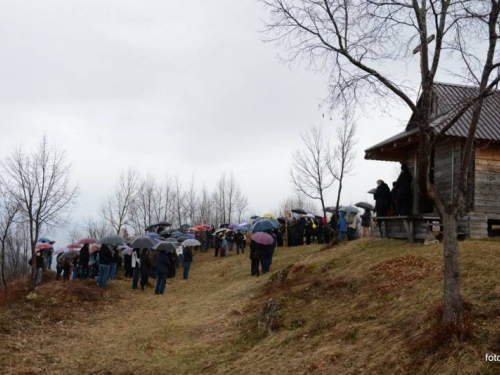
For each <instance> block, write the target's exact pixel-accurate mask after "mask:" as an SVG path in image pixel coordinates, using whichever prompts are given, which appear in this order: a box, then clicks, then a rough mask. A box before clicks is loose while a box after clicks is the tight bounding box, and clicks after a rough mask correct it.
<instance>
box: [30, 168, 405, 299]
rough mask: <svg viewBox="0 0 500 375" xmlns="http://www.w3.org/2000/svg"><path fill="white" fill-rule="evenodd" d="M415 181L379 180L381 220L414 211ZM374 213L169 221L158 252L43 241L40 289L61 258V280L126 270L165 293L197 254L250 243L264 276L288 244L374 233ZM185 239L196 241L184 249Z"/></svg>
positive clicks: (158, 229) (154, 230)
mask: <svg viewBox="0 0 500 375" xmlns="http://www.w3.org/2000/svg"><path fill="white" fill-rule="evenodd" d="M411 180H412V177H411V174H410V173H409V171H408V168H407V167H406V166H404V165H403V166H402V171H401V175H400V177H399V178H398V180H397V181H396V182H395V183H394V188H393V190H392V191H390V190H389V188H388V186H387V184H385V183H384V182H383V181H381V180H379V181H378V182H377V184H378V187H377V189H376V191H375V193H374V198H375V201H376V205H375V208H374V211H375V212H376V215H377V217H381V216H387V215H390V214H398V215H405V214H407V213H408V212H409V211H411ZM348 208H349V207H348ZM350 208H353V207H350ZM372 209H373V207H371V209H370V208H368V207H367V208H364V211H363V212H362V213H360V212H359V211H358V209H357V208H353V209H351V210H350V209H345V208H340V209H339V210H334V211H330V212H331V213H332V215H331V216H330V218H329V220H327V219H326V218H325V217H321V216H317V215H313V214H312V213H306V212H304V211H302V210H300V211H299V212H298V213H297V212H296V213H292V214H291V215H289V216H288V217H287V218H286V219H285V218H283V217H281V218H278V219H274V218H273V217H272V215H269V216H267V217H255V218H254V219H255V220H254V222H257V221H261V224H262V223H264V224H266V223H267V224H268V226H264V227H263V229H259V230H255V229H254V224H248V223H243V224H239V225H234V224H231V225H228V224H223V225H221V226H220V227H219V228H218V229H216V228H215V227H214V226H209V225H197V226H195V227H190V226H189V225H183V226H181V227H180V228H178V229H175V230H171V229H170V230H169V229H168V227H169V226H170V225H169V224H168V223H167V224H168V225H165V223H164V224H163V225H160V224H158V225H152V226H149V227H148V228H146V234H145V235H146V236H149V237H150V238H151V239H154V240H155V241H156V243H160V242H162V241H169V240H171V241H170V242H169V243H170V244H171V245H172V246H171V247H168V246H167V247H166V248H158V249H156V248H155V247H156V246H148V247H146V248H143V247H134V246H133V243H131V242H129V243H128V244H127V240H125V239H123V242H121V243H120V242H117V243H102V244H100V245H98V244H97V243H96V241H95V240H91V241H88V242H85V241H84V240H82V241H80V243H79V244H76V245H75V246H76V247H78V249H77V251H76V250H75V249H74V247H73V249H72V250H70V251H73V253H68V252H66V251H62V252H58V253H54V241H49V240H48V239H42V241H41V243H40V244H37V252H36V265H37V269H36V273H35V275H36V280H35V281H36V285H40V283H41V277H42V272H43V269H51V266H52V259H53V257H54V255H55V258H56V279H57V280H61V279H63V280H70V279H75V280H76V279H95V280H96V283H97V285H98V286H99V287H102V288H104V287H106V284H107V282H108V280H115V278H116V277H117V275H118V274H119V273H120V272H122V273H123V277H124V278H125V279H131V287H132V289H139V286H140V288H141V289H142V290H145V289H146V288H147V286H148V285H149V284H150V280H151V279H153V280H156V284H155V294H164V292H165V287H166V284H168V280H169V279H171V278H174V277H175V276H176V273H177V272H176V270H177V269H179V268H182V277H183V278H184V279H188V278H189V272H190V269H191V264H192V262H193V259H194V255H195V252H198V251H199V252H200V253H207V252H208V251H209V250H210V249H213V254H214V256H215V257H220V258H225V257H227V256H228V254H230V253H232V252H234V254H235V255H240V254H245V249H246V247H247V243H248V241H249V242H250V252H249V257H250V260H251V275H252V276H253V275H256V276H259V275H260V274H265V273H267V272H269V271H270V269H271V265H272V260H273V255H274V252H275V249H276V248H277V247H282V246H284V243H285V242H286V245H287V246H302V245H310V244H313V243H317V244H329V243H336V242H339V241H352V240H355V239H357V238H359V237H363V236H369V235H371V234H372V231H373V222H374V221H373V220H372V219H373V217H372ZM292 212H293V210H292ZM261 219H262V220H261ZM256 234H257V236H256ZM254 236H255V237H254ZM170 237H171V238H170ZM86 240H89V239H86ZM185 240H192V241H195V242H194V243H191V245H190V246H184V245H183V244H185V243H186V242H183V241H185ZM178 241H179V242H178ZM193 244H194V245H193ZM38 245H40V248H38ZM42 245H43V246H42ZM68 246H70V245H68ZM66 250H68V249H66ZM68 255H70V256H68ZM31 263H32V262H31V261H30V264H31Z"/></svg>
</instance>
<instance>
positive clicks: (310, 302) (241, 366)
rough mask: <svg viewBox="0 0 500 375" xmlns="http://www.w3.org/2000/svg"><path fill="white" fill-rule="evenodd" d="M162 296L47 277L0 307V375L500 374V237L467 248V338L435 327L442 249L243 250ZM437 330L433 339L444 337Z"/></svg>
mask: <svg viewBox="0 0 500 375" xmlns="http://www.w3.org/2000/svg"><path fill="white" fill-rule="evenodd" d="M196 255H197V257H196V258H195V263H194V264H193V269H192V278H191V279H190V280H188V281H184V280H181V279H180V278H179V277H177V278H175V279H173V280H172V281H171V283H170V284H169V285H168V286H167V290H166V295H164V296H155V295H154V294H153V291H152V290H151V289H150V290H148V291H147V292H141V291H133V290H131V289H130V283H129V282H128V281H125V280H116V281H114V282H112V283H111V285H110V288H109V289H108V290H106V291H101V290H98V289H97V288H96V287H95V286H94V285H93V283H92V282H90V281H88V282H80V281H75V282H68V283H49V284H46V285H44V286H42V287H41V288H39V289H38V290H37V292H36V296H32V297H31V298H30V299H29V300H26V301H22V302H19V303H15V304H12V305H10V306H2V307H0V340H1V342H2V345H1V346H0V358H2V367H3V369H2V372H3V371H5V372H6V373H42V372H43V373H48V372H50V373H53V374H57V373H61V374H62V373H64V374H67V373H102V374H104V373H106V374H107V373H113V374H132V373H134V374H135V373H141V374H142V373H144V374H147V373H169V374H190V373H203V374H207V373H220V374H269V373H270V374H273V373H276V374H284V373H290V374H311V373H312V374H314V373H318V374H322V373H325V374H332V373H343V374H344V373H345V374H359V373H381V374H387V373H401V372H406V373H439V374H456V373H464V374H466V373H467V374H480V373H481V374H488V373H491V374H497V373H498V372H499V369H500V364H498V363H486V362H485V361H484V355H485V354H486V353H490V354H500V285H498V284H499V283H498V281H499V279H500V272H499V271H500V262H499V256H500V242H498V241H469V242H463V243H462V244H461V256H462V269H463V295H464V298H465V300H466V307H467V314H466V317H467V319H466V327H465V328H466V330H465V332H464V333H463V334H462V335H461V336H460V337H459V338H452V339H450V340H448V339H447V337H448V336H447V335H448V332H445V331H437V330H436V327H435V322H436V317H437V316H438V315H439V306H440V299H441V290H442V272H443V270H442V249H441V247H440V246H439V245H433V246H428V247H424V246H421V245H407V244H404V243H402V242H399V241H390V240H389V241H383V240H379V239H368V240H359V241H356V242H353V243H348V244H344V245H341V246H339V247H336V248H333V249H328V250H321V248H320V247H319V246H304V247H298V248H290V249H289V248H284V249H279V250H278V251H277V254H276V256H275V260H274V264H273V272H276V271H278V272H276V273H274V274H273V272H271V274H270V275H269V274H268V275H265V276H260V277H259V278H256V277H250V276H249V274H250V264H249V263H250V261H249V260H248V255H247V254H245V255H244V256H241V255H240V256H237V255H233V254H232V255H231V256H230V257H228V258H226V259H219V258H213V257H212V256H211V254H196ZM436 332H437V334H436Z"/></svg>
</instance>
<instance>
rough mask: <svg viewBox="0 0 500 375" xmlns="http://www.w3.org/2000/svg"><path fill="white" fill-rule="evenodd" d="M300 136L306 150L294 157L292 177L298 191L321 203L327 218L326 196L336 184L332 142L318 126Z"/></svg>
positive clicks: (296, 153)
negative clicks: (333, 173)
mask: <svg viewBox="0 0 500 375" xmlns="http://www.w3.org/2000/svg"><path fill="white" fill-rule="evenodd" d="M300 136H301V138H302V141H303V142H304V149H303V150H298V151H296V152H295V154H294V155H293V157H292V167H291V169H290V177H291V179H292V183H293V185H294V187H295V188H296V189H297V190H298V191H300V192H301V193H302V194H304V195H306V196H307V197H309V198H311V199H316V200H319V201H320V203H321V209H322V212H323V216H325V217H326V210H325V194H326V191H327V190H328V189H329V188H331V187H332V185H333V184H334V182H335V177H334V175H332V174H331V173H330V168H333V164H334V161H333V158H332V156H331V153H330V151H329V148H330V142H329V140H328V138H325V135H324V134H323V130H322V129H321V128H320V127H317V126H313V127H311V128H309V130H308V131H307V132H306V133H305V134H301V135H300Z"/></svg>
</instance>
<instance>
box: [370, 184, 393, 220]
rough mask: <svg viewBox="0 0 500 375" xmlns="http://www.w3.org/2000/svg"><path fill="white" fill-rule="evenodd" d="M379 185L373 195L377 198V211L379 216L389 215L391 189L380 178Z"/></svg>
mask: <svg viewBox="0 0 500 375" xmlns="http://www.w3.org/2000/svg"><path fill="white" fill-rule="evenodd" d="M377 185H378V186H377V190H376V191H375V194H374V195H373V198H374V199H375V211H376V212H377V217H382V216H387V211H389V208H390V207H391V191H390V189H389V186H387V184H386V183H385V182H384V181H383V180H378V181H377Z"/></svg>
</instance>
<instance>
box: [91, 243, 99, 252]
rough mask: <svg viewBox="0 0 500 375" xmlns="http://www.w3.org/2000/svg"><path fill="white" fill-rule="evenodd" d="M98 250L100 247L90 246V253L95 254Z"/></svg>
mask: <svg viewBox="0 0 500 375" xmlns="http://www.w3.org/2000/svg"><path fill="white" fill-rule="evenodd" d="M99 249H100V246H99V245H92V246H90V253H91V254H92V253H95V252H96V251H97V250H99Z"/></svg>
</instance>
